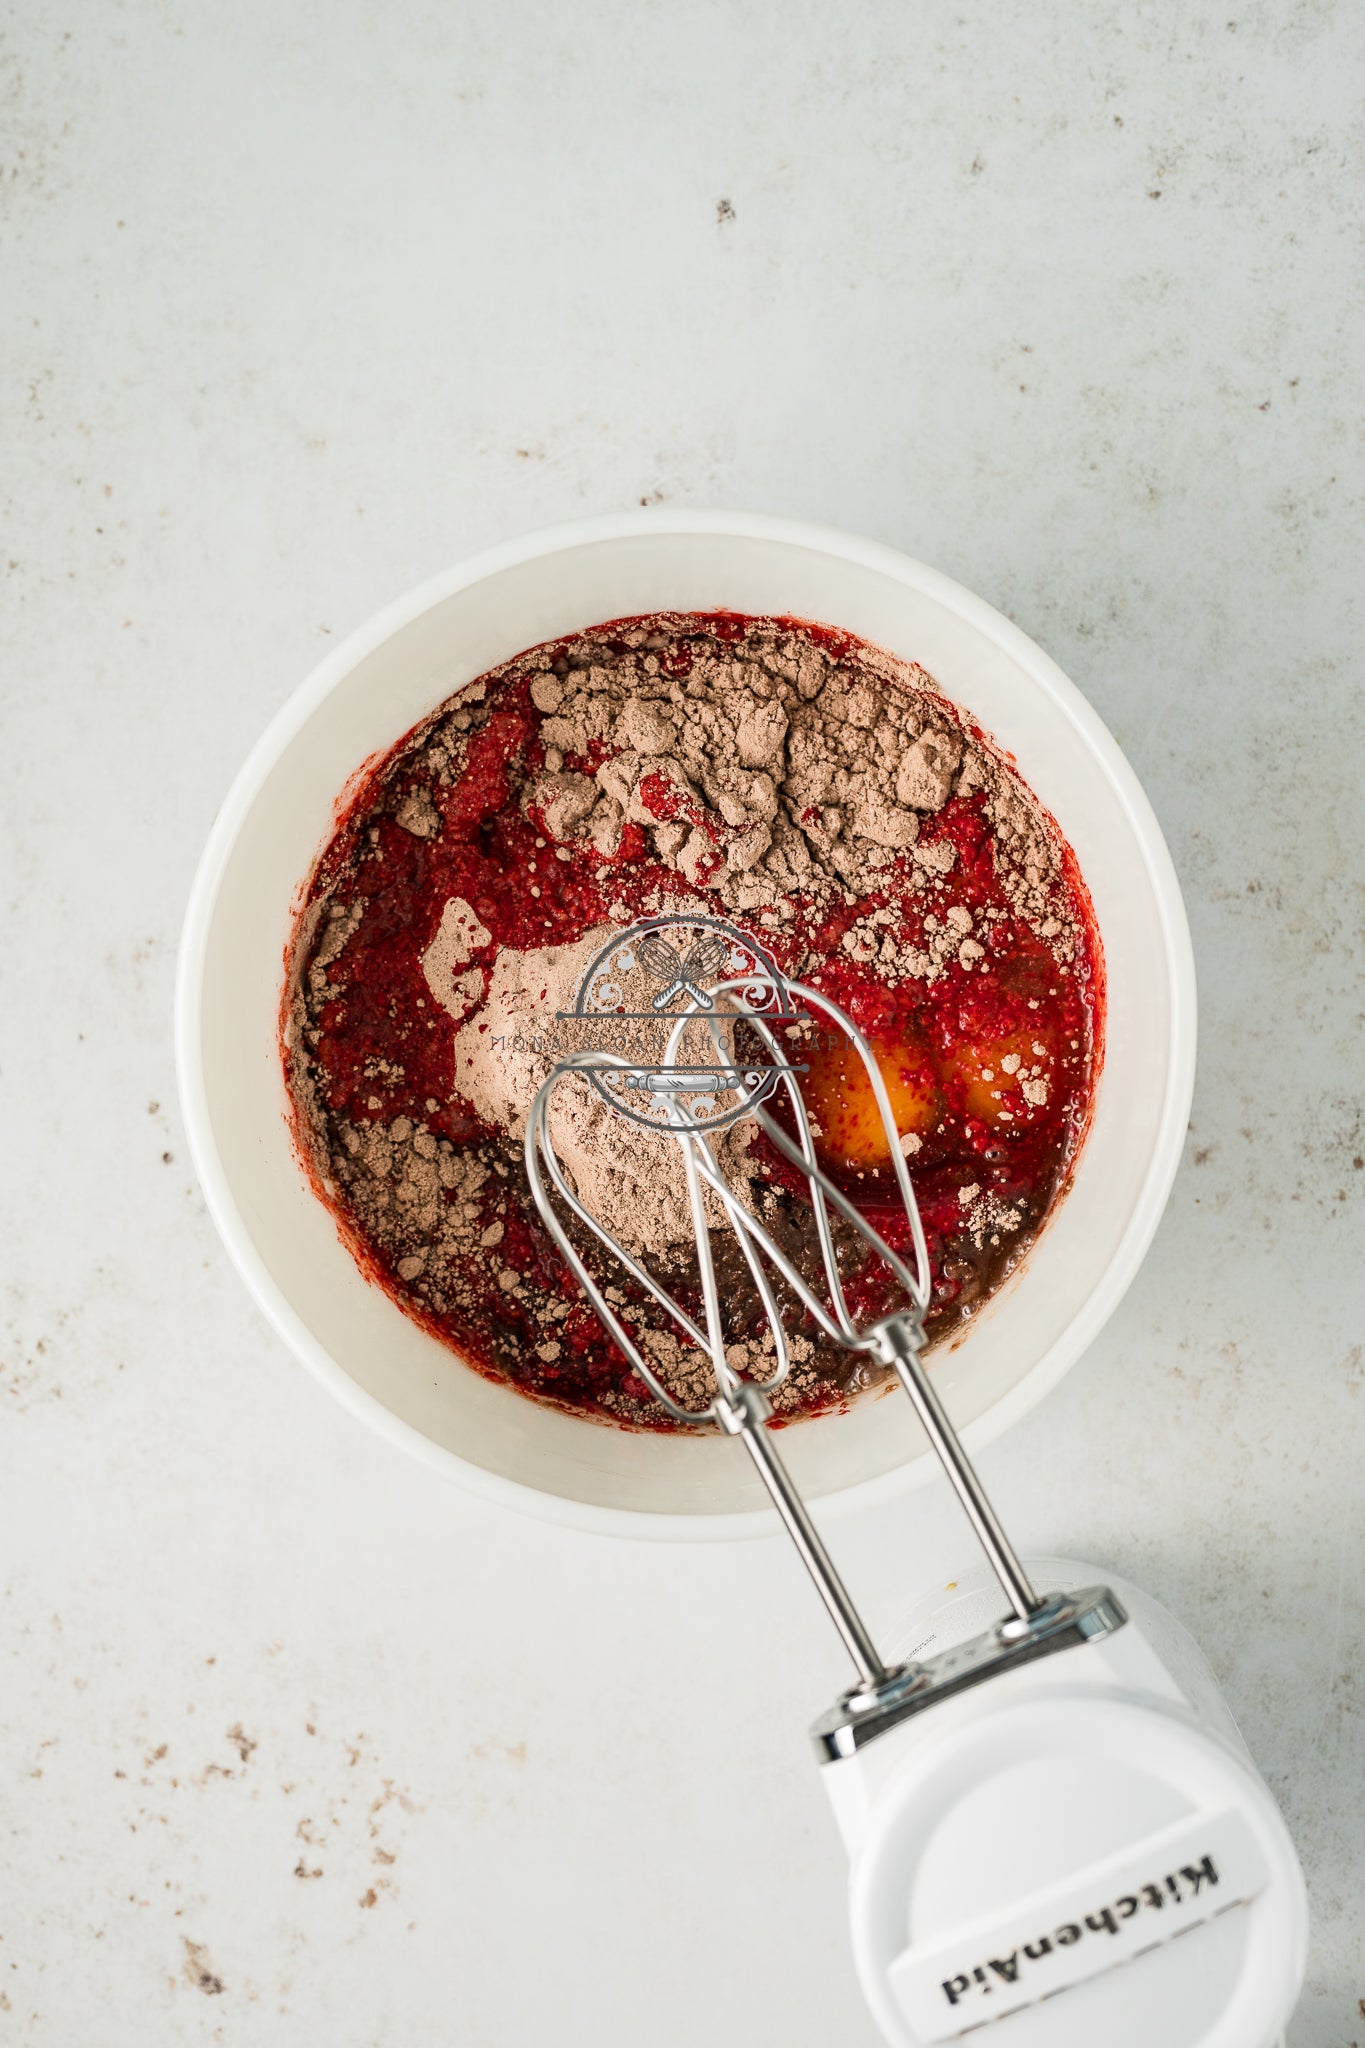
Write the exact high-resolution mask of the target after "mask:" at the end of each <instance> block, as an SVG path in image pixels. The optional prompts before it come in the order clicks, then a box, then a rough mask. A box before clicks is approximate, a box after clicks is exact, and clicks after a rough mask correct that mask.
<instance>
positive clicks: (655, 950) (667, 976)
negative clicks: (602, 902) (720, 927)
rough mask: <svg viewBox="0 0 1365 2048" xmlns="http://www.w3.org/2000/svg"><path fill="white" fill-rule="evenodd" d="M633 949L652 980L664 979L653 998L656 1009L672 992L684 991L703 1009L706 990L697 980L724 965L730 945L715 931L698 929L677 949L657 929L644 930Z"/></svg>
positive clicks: (706, 1001)
mask: <svg viewBox="0 0 1365 2048" xmlns="http://www.w3.org/2000/svg"><path fill="white" fill-rule="evenodd" d="M635 951H636V954H637V956H638V957H639V959H640V960H641V961H642V962H643V964H644V966H645V968H646V969H647V970H648V972H649V973H650V974H651V975H652V976H653V977H654V979H655V981H662V982H666V983H667V987H666V988H665V989H664V990H663V991H662V993H661V994H659V995H657V996H655V997H654V999H653V1000H654V1008H655V1009H656V1010H662V1009H664V1008H665V1007H666V1005H667V1004H669V1003H671V1002H672V1000H673V998H674V996H676V995H688V996H690V997H691V998H692V1000H693V1002H694V1003H696V1004H697V1006H698V1008H699V1009H703V1010H707V1009H709V1008H710V1007H711V997H710V993H709V991H708V990H707V989H705V988H703V987H701V986H699V984H701V983H702V982H705V981H709V980H711V979H712V978H713V977H714V976H715V974H716V973H717V972H718V970H719V969H720V968H722V967H723V966H724V965H725V961H726V957H727V955H728V954H729V951H730V948H729V945H728V944H727V942H726V941H725V940H724V939H723V938H722V937H721V935H720V933H719V932H702V933H701V934H700V936H699V937H698V938H696V939H694V941H693V942H692V944H691V945H690V946H689V947H688V948H687V951H686V952H685V953H680V952H679V951H678V950H677V948H676V947H675V946H671V945H670V944H669V942H668V940H667V939H666V938H665V937H664V936H663V934H662V933H661V932H646V933H645V934H644V935H643V937H642V938H640V939H637V941H636V943H635Z"/></svg>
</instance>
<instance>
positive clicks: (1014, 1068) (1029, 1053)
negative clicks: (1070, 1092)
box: [942, 1026, 1054, 1129]
mask: <svg viewBox="0 0 1365 2048" xmlns="http://www.w3.org/2000/svg"><path fill="white" fill-rule="evenodd" d="M942 1066H943V1074H944V1078H945V1080H946V1081H947V1082H948V1083H949V1085H950V1087H951V1085H952V1083H953V1082H956V1083H957V1084H958V1086H959V1087H960V1088H961V1091H962V1108H963V1111H964V1113H965V1114H966V1115H967V1116H971V1117H976V1118H977V1120H978V1121H979V1122H980V1123H983V1124H989V1125H990V1126H991V1127H992V1128H993V1129H999V1128H1001V1127H1002V1126H1003V1127H1004V1128H1006V1129H1008V1127H1009V1125H1010V1124H1012V1123H1027V1122H1028V1121H1029V1119H1030V1118H1031V1117H1032V1116H1033V1114H1034V1113H1035V1111H1036V1110H1038V1109H1040V1108H1041V1107H1042V1106H1043V1104H1044V1103H1045V1102H1046V1100H1047V1089H1048V1085H1049V1083H1050V1082H1051V1079H1052V1074H1053V1066H1054V1060H1053V1054H1052V1050H1051V1048H1050V1046H1049V1045H1048V1044H1047V1042H1046V1041H1045V1040H1044V1039H1043V1038H1041V1037H1040V1036H1039V1034H1038V1032H1037V1031H1036V1030H1035V1029H1032V1028H1030V1027H1028V1026H1025V1027H1023V1028H1022V1029H1020V1030H1017V1031H1007V1032H1002V1033H1000V1034H999V1035H997V1036H993V1037H989V1038H986V1037H977V1038H973V1039H968V1040H961V1041H959V1042H958V1043H957V1044H956V1045H953V1046H951V1047H949V1049H948V1050H947V1052H946V1053H945V1054H944V1057H943V1061H942ZM1040 1097H1041V1099H1038V1098H1040Z"/></svg>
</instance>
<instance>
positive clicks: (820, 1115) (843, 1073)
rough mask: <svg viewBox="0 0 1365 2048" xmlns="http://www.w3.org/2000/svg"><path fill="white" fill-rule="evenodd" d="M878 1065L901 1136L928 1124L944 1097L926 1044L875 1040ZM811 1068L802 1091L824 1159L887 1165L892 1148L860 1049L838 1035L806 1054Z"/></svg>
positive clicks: (842, 1163)
mask: <svg viewBox="0 0 1365 2048" xmlns="http://www.w3.org/2000/svg"><path fill="white" fill-rule="evenodd" d="M872 1054H873V1057H874V1059H875V1060H876V1062H877V1071H878V1072H879V1073H880V1075H881V1077H882V1080H883V1082H884V1083H885V1085H886V1092H887V1095H888V1097H889V1098H890V1102H891V1115H892V1120H893V1121H894V1123H895V1126H896V1131H897V1133H898V1135H899V1136H901V1137H905V1136H906V1135H907V1134H908V1133H912V1132H913V1133H919V1132H921V1131H926V1130H929V1129H931V1128H932V1126H933V1125H934V1124H935V1123H936V1122H937V1121H938V1117H939V1113H940V1110H941V1108H942V1098H941V1094H940V1090H939V1085H938V1079H937V1076H936V1075H935V1073H934V1070H933V1067H932V1065H931V1064H930V1061H929V1057H928V1054H927V1052H926V1051H925V1049H924V1047H923V1046H921V1045H917V1044H915V1043H913V1042H904V1043H898V1044H894V1045H888V1044H885V1043H880V1044H879V1043H875V1042H874V1043H873V1046H872ZM805 1057H806V1059H807V1061H808V1065H809V1072H808V1073H807V1074H806V1076H805V1078H804V1080H803V1081H802V1084H801V1093H802V1096H803V1097H804V1099H805V1104H806V1109H807V1112H808V1114H809V1115H810V1118H811V1120H812V1122H813V1123H814V1124H815V1125H816V1127H817V1130H816V1140H815V1143H816V1151H817V1152H818V1153H819V1155H820V1158H821V1160H822V1161H823V1162H824V1163H825V1164H826V1165H839V1166H847V1167H856V1168H862V1169H866V1168H867V1167H874V1166H875V1167H881V1166H888V1165H889V1164H890V1163H891V1149H890V1146H889V1144H888V1142H887V1136H886V1129H885V1126H884V1125H883V1123H882V1115H881V1111H880V1110H879V1109H878V1107H877V1098H876V1095H875V1094H874V1093H873V1089H872V1081H871V1078H870V1077H869V1075H868V1071H867V1068H866V1067H865V1066H864V1064H863V1061H862V1057H861V1055H860V1054H859V1053H858V1052H857V1051H856V1050H855V1048H854V1047H853V1046H852V1045H850V1044H849V1042H848V1040H847V1039H844V1038H841V1039H840V1040H839V1042H838V1044H837V1045H835V1046H832V1047H826V1046H824V1045H821V1046H820V1047H819V1048H818V1049H817V1050H815V1051H813V1052H811V1053H809V1054H807V1055H806V1056H805Z"/></svg>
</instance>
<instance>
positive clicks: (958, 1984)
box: [943, 1855, 1220, 2005]
mask: <svg viewBox="0 0 1365 2048" xmlns="http://www.w3.org/2000/svg"><path fill="white" fill-rule="evenodd" d="M1219 1882H1220V1880H1219V1875H1218V1867H1217V1865H1216V1864H1215V1862H1214V1860H1213V1857H1212V1856H1211V1855H1209V1856H1205V1857H1203V1858H1202V1859H1201V1860H1200V1861H1199V1862H1198V1863H1182V1864H1181V1866H1180V1868H1179V1870H1174V1871H1172V1872H1171V1873H1170V1875H1169V1876H1167V1877H1163V1878H1160V1879H1159V1880H1158V1881H1157V1882H1156V1883H1155V1884H1144V1885H1139V1886H1137V1887H1136V1888H1135V1889H1134V1890H1133V1891H1131V1892H1125V1893H1124V1894H1123V1896H1122V1898H1118V1899H1115V1901H1114V1903H1113V1904H1112V1905H1110V1906H1101V1907H1100V1908H1099V1909H1098V1910H1097V1911H1096V1912H1094V1913H1087V1914H1086V1915H1085V1917H1084V1918H1083V1919H1081V1920H1066V1921H1064V1922H1063V1923H1062V1925H1061V1926H1060V1927H1057V1928H1054V1930H1053V1931H1052V1933H1051V1934H1040V1935H1039V1936H1038V1937H1037V1939H1036V1940H1035V1941H1026V1942H1025V1943H1024V1945H1023V1947H1022V1948H1016V1949H1014V1950H1012V1951H1011V1953H1010V1954H1009V1955H1007V1956H992V1957H991V1958H990V1960H989V1961H988V1962H984V1963H978V1964H977V1966H976V1968H975V1969H972V1970H963V1971H962V1972H960V1974H959V1975H958V1976H956V1977H946V1978H945V1979H944V1980H943V1995H944V1997H945V1998H946V1999H947V2001H948V2003H949V2005H960V2004H961V2003H962V2001H963V1999H964V1998H967V1997H969V1996H970V1997H971V1998H973V1999H977V1998H982V1997H985V1996H987V1995H988V1994H989V1993H990V1992H993V1991H995V1990H996V1989H997V1988H998V1987H999V1986H1000V1985H1001V1984H1018V1982H1019V1981H1020V1972H1021V1971H1022V1969H1023V1967H1024V1965H1025V1964H1026V1963H1040V1962H1041V1961H1042V1960H1043V1958H1044V1956H1050V1955H1052V1954H1053V1953H1054V1951H1056V1950H1058V1949H1066V1948H1073V1947H1074V1946H1075V1944H1076V1943H1077V1942H1078V1941H1084V1940H1086V1939H1087V1937H1088V1936H1090V1935H1092V1934H1110V1935H1113V1934H1119V1933H1121V1932H1122V1931H1123V1929H1124V1923H1125V1922H1126V1921H1129V1920H1132V1919H1133V1918H1134V1917H1135V1916H1136V1915H1137V1914H1138V1913H1149V1912H1153V1913H1164V1912H1166V1911H1167V1910H1168V1909H1170V1908H1172V1907H1174V1908H1176V1909H1179V1908H1180V1907H1181V1906H1184V1905H1188V1904H1190V1903H1191V1902H1192V1901H1193V1900H1195V1899H1197V1898H1198V1897H1199V1895H1200V1894H1201V1893H1202V1892H1204V1891H1205V1890H1210V1891H1211V1890H1212V1889H1213V1887H1214V1886H1215V1885H1216V1884H1218V1883H1219Z"/></svg>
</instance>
